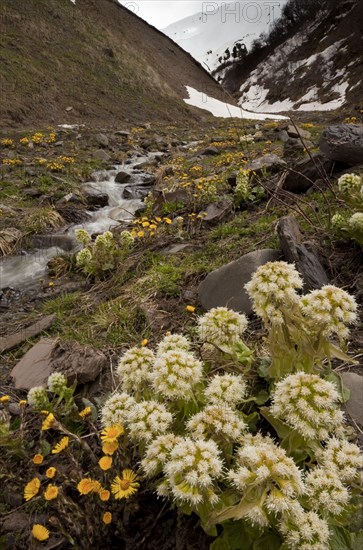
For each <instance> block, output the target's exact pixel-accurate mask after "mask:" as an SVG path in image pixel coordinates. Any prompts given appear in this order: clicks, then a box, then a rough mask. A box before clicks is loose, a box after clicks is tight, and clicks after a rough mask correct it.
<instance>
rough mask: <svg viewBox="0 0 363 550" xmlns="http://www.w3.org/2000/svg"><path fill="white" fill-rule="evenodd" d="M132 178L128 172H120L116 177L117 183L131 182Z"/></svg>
mask: <svg viewBox="0 0 363 550" xmlns="http://www.w3.org/2000/svg"><path fill="white" fill-rule="evenodd" d="M130 178H131V176H130V174H129V173H128V172H125V171H124V170H120V171H119V172H117V174H116V176H115V183H125V181H129V179H130Z"/></svg>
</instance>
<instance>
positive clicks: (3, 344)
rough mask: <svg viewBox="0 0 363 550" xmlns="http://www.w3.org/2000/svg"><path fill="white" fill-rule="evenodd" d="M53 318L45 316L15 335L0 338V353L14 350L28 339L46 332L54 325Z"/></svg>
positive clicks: (53, 316) (52, 316)
mask: <svg viewBox="0 0 363 550" xmlns="http://www.w3.org/2000/svg"><path fill="white" fill-rule="evenodd" d="M55 317H56V316H55V315H47V316H46V317H43V318H42V319H39V321H37V322H36V323H33V324H32V325H30V326H29V327H26V328H24V329H23V330H21V331H19V332H16V333H15V334H9V336H4V337H2V338H0V353H2V352H4V351H8V350H10V349H12V348H15V347H16V346H18V345H19V344H22V343H23V342H25V341H26V340H28V338H33V337H34V336H37V335H38V334H40V333H41V332H43V331H44V330H47V329H48V328H50V327H51V326H52V324H53V323H54V320H55Z"/></svg>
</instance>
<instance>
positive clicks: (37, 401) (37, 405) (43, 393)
mask: <svg viewBox="0 0 363 550" xmlns="http://www.w3.org/2000/svg"><path fill="white" fill-rule="evenodd" d="M27 401H28V403H29V405H30V406H31V407H33V409H37V410H41V409H46V408H47V407H48V405H49V399H48V395H47V390H46V389H45V388H43V386H34V388H31V389H30V390H29V391H28V396H27Z"/></svg>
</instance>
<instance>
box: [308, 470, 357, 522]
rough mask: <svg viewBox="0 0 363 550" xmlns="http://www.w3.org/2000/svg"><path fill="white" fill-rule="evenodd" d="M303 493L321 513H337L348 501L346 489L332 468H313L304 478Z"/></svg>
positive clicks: (314, 508)
mask: <svg viewBox="0 0 363 550" xmlns="http://www.w3.org/2000/svg"><path fill="white" fill-rule="evenodd" d="M305 495H306V496H307V497H308V498H309V505H310V506H311V507H312V509H313V510H315V511H320V512H322V513H323V514H326V513H328V514H332V515H339V514H340V513H341V512H343V510H344V509H345V507H346V506H347V504H348V502H349V493H348V490H347V489H346V488H345V487H344V485H343V484H342V482H341V481H340V479H339V474H338V472H337V471H336V470H335V469H334V468H328V469H325V468H314V469H313V470H311V471H310V472H309V473H308V474H307V476H306V478H305Z"/></svg>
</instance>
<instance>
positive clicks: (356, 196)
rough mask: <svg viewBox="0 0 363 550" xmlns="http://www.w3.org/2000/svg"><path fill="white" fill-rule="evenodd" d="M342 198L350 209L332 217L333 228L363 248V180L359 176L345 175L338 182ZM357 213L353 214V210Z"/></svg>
mask: <svg viewBox="0 0 363 550" xmlns="http://www.w3.org/2000/svg"><path fill="white" fill-rule="evenodd" d="M338 189H339V194H340V196H341V198H342V199H343V200H344V201H345V203H346V204H347V206H348V207H349V208H350V212H349V211H348V210H347V211H346V212H344V213H343V214H341V213H336V214H334V216H333V217H332V227H333V229H335V230H336V232H337V233H338V234H339V235H341V236H342V237H344V238H349V239H353V240H354V241H356V242H357V243H358V244H359V245H360V246H363V212H362V210H363V178H362V176H361V175H358V174H343V175H342V176H340V178H339V180H338ZM352 208H353V210H355V212H353V213H351V209H352Z"/></svg>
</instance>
